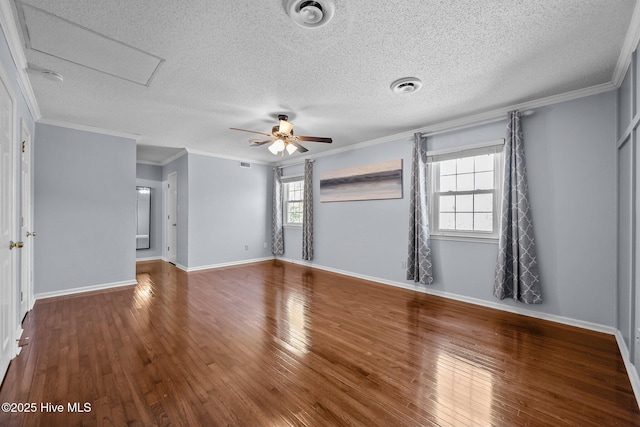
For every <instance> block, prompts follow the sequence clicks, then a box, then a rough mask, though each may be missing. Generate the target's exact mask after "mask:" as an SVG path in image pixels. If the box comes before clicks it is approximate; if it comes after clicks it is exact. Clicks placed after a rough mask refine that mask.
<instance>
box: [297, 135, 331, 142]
mask: <svg viewBox="0 0 640 427" xmlns="http://www.w3.org/2000/svg"><path fill="white" fill-rule="evenodd" d="M297 138H298V141H309V142H326V143H328V144H331V143H332V142H333V139H331V138H326V137H323V136H304V135H297Z"/></svg>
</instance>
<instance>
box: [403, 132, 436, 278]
mask: <svg viewBox="0 0 640 427" xmlns="http://www.w3.org/2000/svg"><path fill="white" fill-rule="evenodd" d="M427 168H428V165H427V140H426V138H425V137H423V136H422V134H420V133H416V134H414V136H413V160H412V164H411V193H410V202H409V205H410V208H409V210H410V212H409V246H408V252H409V256H408V258H407V280H413V281H414V282H416V283H421V284H424V285H428V284H431V283H433V264H432V263H431V248H430V245H429V243H430V241H429V240H430V239H429V204H428V203H429V193H428V188H429V187H428V182H427V181H428V174H427V172H428V169H427Z"/></svg>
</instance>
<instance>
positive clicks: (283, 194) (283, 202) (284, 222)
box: [282, 175, 304, 228]
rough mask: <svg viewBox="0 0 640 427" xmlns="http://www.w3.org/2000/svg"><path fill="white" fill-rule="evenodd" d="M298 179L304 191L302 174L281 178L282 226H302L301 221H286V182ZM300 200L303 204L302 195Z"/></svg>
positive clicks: (287, 199) (287, 193) (287, 194)
mask: <svg viewBox="0 0 640 427" xmlns="http://www.w3.org/2000/svg"><path fill="white" fill-rule="evenodd" d="M298 181H299V182H301V183H302V185H303V191H304V175H294V176H288V177H286V178H283V179H282V187H283V188H282V226H283V227H284V228H302V222H299V223H297V222H289V221H288V219H289V215H288V211H287V203H288V202H289V197H288V196H289V192H288V191H287V184H290V183H292V182H298ZM296 201H297V200H296ZM300 202H302V204H303V206H304V196H303V199H302V200H300Z"/></svg>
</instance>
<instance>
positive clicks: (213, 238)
mask: <svg viewBox="0 0 640 427" xmlns="http://www.w3.org/2000/svg"><path fill="white" fill-rule="evenodd" d="M188 162H189V224H188V227H189V243H188V246H189V257H188V264H187V267H188V268H189V269H193V268H202V267H206V266H213V265H217V264H225V263H232V262H238V261H244V260H249V259H259V258H264V257H271V244H270V242H271V231H270V224H271V185H272V184H271V182H272V179H273V178H272V176H271V170H272V169H271V167H270V166H264V165H260V164H255V163H254V164H251V167H250V168H244V167H240V161H237V160H229V159H222V158H216V157H210V156H203V155H197V154H189V155H188ZM245 245H248V250H245ZM265 245H266V248H265Z"/></svg>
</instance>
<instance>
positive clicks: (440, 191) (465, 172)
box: [429, 142, 502, 238]
mask: <svg viewBox="0 0 640 427" xmlns="http://www.w3.org/2000/svg"><path fill="white" fill-rule="evenodd" d="M492 144H493V145H490V146H486V144H483V145H485V146H484V147H481V148H471V149H465V150H462V151H456V152H447V153H440V154H435V155H430V156H429V157H430V160H431V163H430V170H431V188H430V196H431V198H430V205H431V209H430V214H431V218H430V222H431V235H432V236H449V237H459V238H497V237H498V217H499V213H500V200H501V192H500V188H501V178H502V176H501V170H502V165H501V159H502V154H501V151H500V150H501V145H496V143H495V142H493V143H492Z"/></svg>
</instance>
